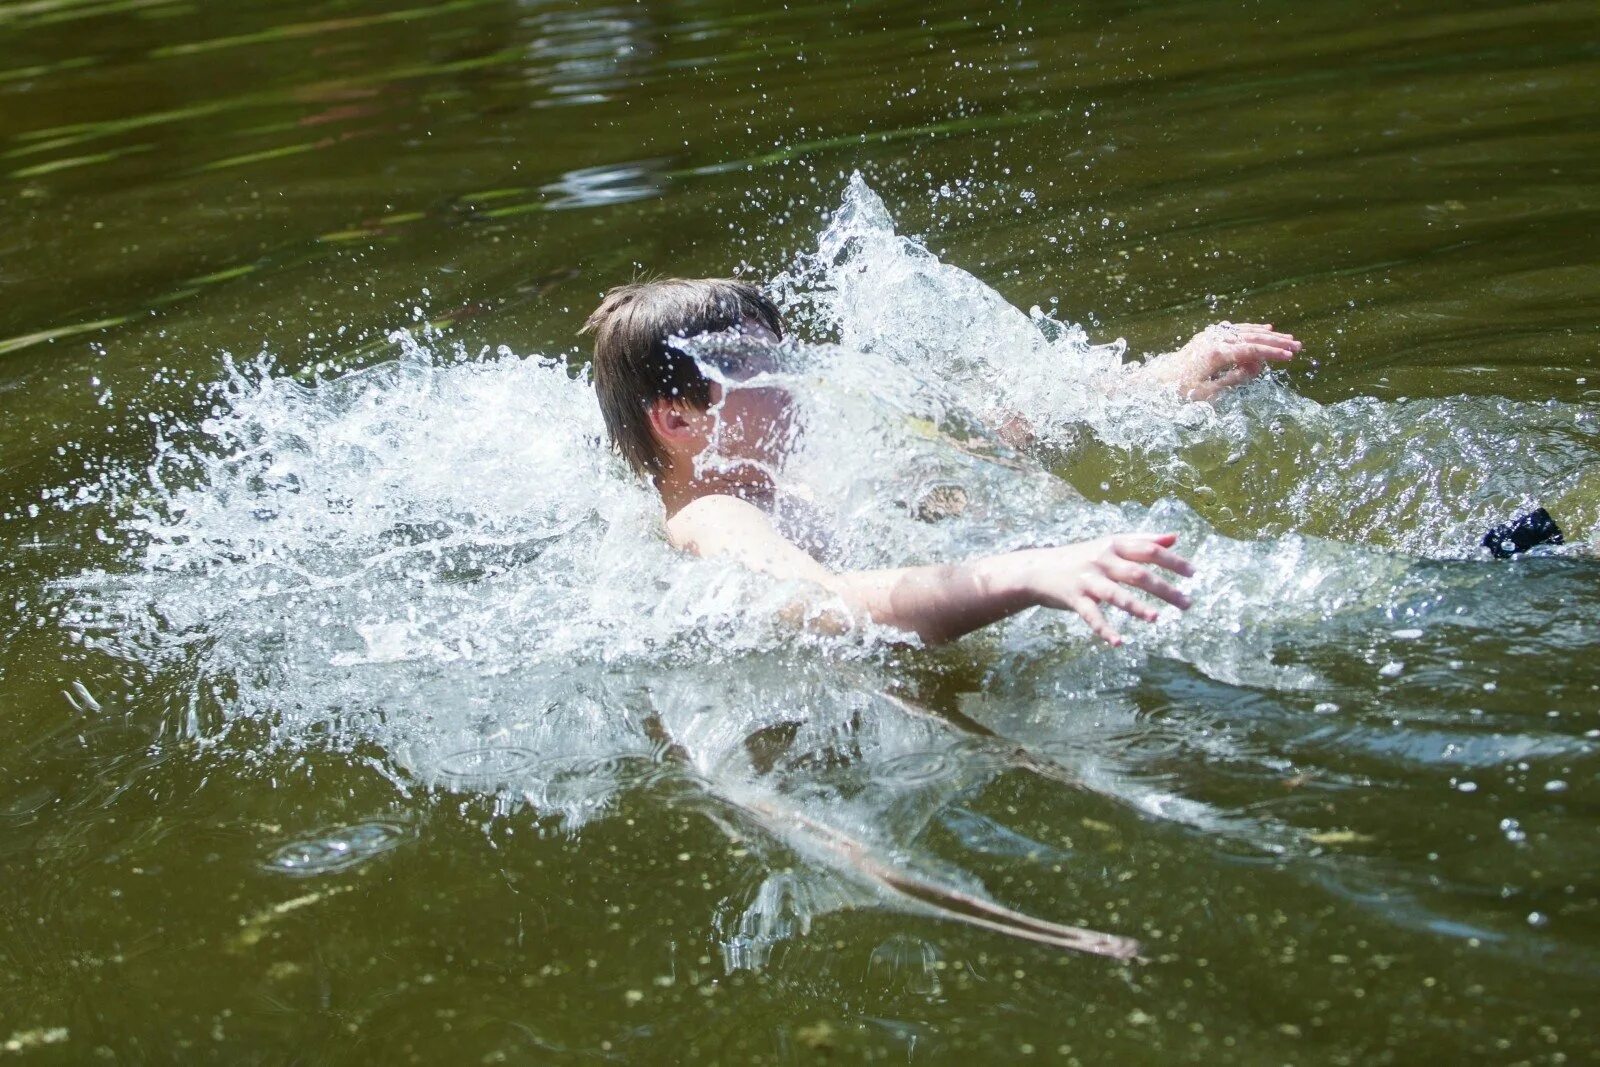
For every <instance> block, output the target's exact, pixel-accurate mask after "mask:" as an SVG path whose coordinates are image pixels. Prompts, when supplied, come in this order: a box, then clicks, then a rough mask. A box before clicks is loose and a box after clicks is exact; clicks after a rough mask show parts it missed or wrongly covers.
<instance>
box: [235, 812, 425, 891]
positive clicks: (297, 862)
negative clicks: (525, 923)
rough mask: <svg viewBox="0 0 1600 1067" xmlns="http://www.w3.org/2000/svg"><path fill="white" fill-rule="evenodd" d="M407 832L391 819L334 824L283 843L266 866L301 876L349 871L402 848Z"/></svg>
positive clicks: (307, 876) (269, 858) (267, 861)
mask: <svg viewBox="0 0 1600 1067" xmlns="http://www.w3.org/2000/svg"><path fill="white" fill-rule="evenodd" d="M407 834H408V831H407V830H406V828H405V827H404V826H401V825H400V824H398V823H390V822H363V823H355V824H353V825H350V826H337V827H332V828H330V829H327V830H323V831H321V832H319V833H317V834H315V835H313V836H311V837H304V838H298V839H296V840H294V841H291V842H289V843H288V844H286V845H283V846H281V847H280V848H278V849H276V850H275V851H274V852H273V853H272V855H271V856H270V857H268V858H267V860H266V862H265V863H263V864H262V866H263V867H265V868H266V869H267V870H269V871H272V872H273V873H275V874H289V875H294V876H295V877H298V878H310V877H313V876H316V875H321V874H333V873H335V872H338V871H347V870H349V869H350V868H352V867H355V866H357V865H359V864H362V863H365V862H366V861H367V860H370V859H372V858H373V857H375V856H379V855H382V854H383V853H385V852H388V851H390V850H392V849H394V848H396V847H398V846H399V844H400V843H401V842H402V841H403V840H404V839H405V838H406V836H407Z"/></svg>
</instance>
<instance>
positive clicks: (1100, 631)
mask: <svg viewBox="0 0 1600 1067" xmlns="http://www.w3.org/2000/svg"><path fill="white" fill-rule="evenodd" d="M1070 603H1071V606H1072V610H1073V611H1075V612H1077V613H1078V617H1079V618H1081V619H1082V620H1083V621H1084V622H1086V623H1088V624H1089V629H1091V630H1093V631H1094V632H1095V633H1096V634H1097V635H1098V636H1099V637H1100V639H1101V640H1103V641H1105V643H1106V644H1108V645H1113V646H1115V645H1120V644H1122V635H1121V634H1119V633H1117V631H1116V630H1114V629H1112V628H1111V624H1110V623H1109V622H1107V621H1106V617H1105V615H1104V614H1102V613H1101V611H1100V609H1099V608H1097V607H1095V603H1094V601H1093V600H1091V599H1090V598H1088V597H1087V596H1077V597H1074V598H1073V599H1072V600H1071V601H1070Z"/></svg>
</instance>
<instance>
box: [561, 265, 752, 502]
mask: <svg viewBox="0 0 1600 1067" xmlns="http://www.w3.org/2000/svg"><path fill="white" fill-rule="evenodd" d="M742 322H751V323H758V324H760V325H762V326H765V327H766V328H767V329H769V330H771V331H772V332H773V333H774V334H776V335H777V336H778V337H782V336H783V319H782V318H781V317H780V316H779V315H778V309H777V306H776V305H774V304H773V303H772V301H771V300H769V299H767V297H766V296H765V295H764V294H763V293H762V292H761V290H760V289H758V288H756V287H755V286H754V285H750V284H749V283H747V282H738V281H733V280H732V279H727V278H693V279H690V278H662V279H659V280H657V281H650V282H634V283H633V284H631V285H620V286H618V287H617V288H615V289H612V290H611V291H610V292H608V293H606V295H605V299H604V300H602V301H601V302H600V306H599V307H597V308H595V309H594V313H593V314H591V315H590V316H589V319H588V321H587V322H585V323H584V324H583V329H582V330H581V331H579V332H580V333H589V332H591V331H592V332H593V333H594V391H595V394H596V395H597V396H598V398H599V400H600V413H601V415H602V416H604V418H605V423H606V433H607V434H608V435H609V436H610V437H611V444H612V446H613V447H614V448H615V449H616V450H617V451H618V452H620V453H621V454H622V458H623V459H625V460H627V461H628V465H629V466H630V467H632V468H633V469H634V470H635V471H637V472H639V473H640V474H641V475H644V476H646V477H649V476H651V475H654V474H657V473H659V472H660V470H661V453H660V450H659V449H658V448H657V447H656V440H655V437H654V436H653V435H652V434H651V432H650V420H649V415H648V413H649V409H650V405H651V404H653V403H655V402H656V401H657V400H661V399H667V400H682V401H684V402H685V403H688V404H691V405H693V406H694V407H696V408H699V409H702V410H704V409H705V408H707V407H710V406H711V383H710V382H709V381H708V380H707V379H706V377H705V375H704V374H702V373H701V372H700V368H699V367H698V366H697V365H696V364H695V361H694V360H693V359H691V358H690V357H689V356H687V355H685V354H684V353H682V352H679V351H678V350H676V349H674V348H672V347H671V346H670V345H668V343H667V339H668V338H670V337H693V336H694V335H696V334H701V333H714V332H716V331H718V330H728V329H732V328H733V327H735V326H738V325H739V324H740V323H742Z"/></svg>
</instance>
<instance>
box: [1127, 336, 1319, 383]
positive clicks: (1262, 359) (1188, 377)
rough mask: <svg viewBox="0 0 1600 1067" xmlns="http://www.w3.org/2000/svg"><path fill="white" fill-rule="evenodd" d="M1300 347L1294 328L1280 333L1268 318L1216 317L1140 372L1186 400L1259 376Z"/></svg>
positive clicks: (1283, 361) (1287, 358) (1285, 360)
mask: <svg viewBox="0 0 1600 1067" xmlns="http://www.w3.org/2000/svg"><path fill="white" fill-rule="evenodd" d="M1300 348H1301V344H1300V342H1299V341H1297V340H1295V338H1294V335H1293V334H1287V333H1280V332H1278V331H1277V330H1274V329H1273V328H1272V325H1271V324H1270V323H1266V324H1263V323H1258V322H1237V323H1230V322H1219V323H1217V324H1215V325H1213V326H1208V327H1206V328H1205V329H1204V330H1201V331H1200V332H1199V333H1197V334H1195V335H1194V338H1193V339H1192V340H1190V342H1189V343H1188V344H1186V345H1184V346H1183V347H1182V348H1180V349H1178V350H1177V351H1176V352H1168V353H1167V354H1165V355H1161V356H1157V357H1155V358H1154V359H1152V360H1150V361H1149V362H1148V363H1146V364H1145V365H1144V373H1145V375H1147V376H1148V377H1149V379H1150V380H1152V381H1157V382H1160V383H1162V384H1164V385H1170V386H1173V387H1175V388H1176V389H1177V390H1178V393H1179V395H1181V396H1183V397H1184V398H1185V399H1187V400H1210V399H1212V398H1214V397H1215V396H1217V394H1219V393H1221V392H1223V391H1224V390H1227V389H1232V388H1233V387H1234V386H1236V385H1243V384H1244V383H1245V382H1248V381H1252V380H1254V379H1256V378H1258V377H1260V376H1261V374H1262V373H1263V372H1264V371H1266V369H1267V368H1268V367H1270V366H1272V365H1273V364H1275V363H1287V362H1289V361H1290V360H1291V359H1293V358H1294V355H1295V353H1296V352H1298V351H1300Z"/></svg>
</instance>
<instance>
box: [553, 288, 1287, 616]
mask: <svg viewBox="0 0 1600 1067" xmlns="http://www.w3.org/2000/svg"><path fill="white" fill-rule="evenodd" d="M584 331H585V332H592V333H593V334H594V337H595V347H594V386H595V392H596V395H597V397H598V399H599V402H600V407H601V412H602V415H603V416H604V420H605V425H606V430H607V433H608V435H609V436H610V438H611V443H612V445H613V447H615V448H616V449H617V451H618V452H620V453H621V454H622V456H623V458H624V459H626V460H627V462H628V464H629V465H630V466H631V467H632V468H633V469H634V471H636V472H637V473H638V474H640V475H641V476H642V477H645V478H648V479H649V480H650V481H651V483H652V484H653V485H654V487H655V489H656V491H657V492H658V493H659V494H660V496H661V502H662V504H663V506H664V507H665V509H666V513H667V533H668V536H669V538H670V539H671V541H672V543H673V545H674V546H676V547H678V548H680V549H682V550H684V551H687V552H691V553H693V554H696V555H700V556H727V557H729V558H730V559H733V560H735V561H736V562H739V563H741V564H743V565H744V566H746V567H748V568H750V569H751V570H755V571H760V572H764V573H767V574H770V575H772V576H774V577H777V578H780V579H786V580H799V581H804V582H808V583H811V584H812V585H815V586H817V587H820V588H821V589H823V590H825V591H827V592H829V593H831V594H833V595H834V596H836V597H837V598H838V599H839V601H841V602H842V603H843V604H844V606H845V608H846V609H847V610H848V611H849V613H850V614H851V616H852V617H853V618H856V619H870V620H871V621H872V622H873V623H875V624H877V625H879V626H884V627H887V628H890V629H894V630H899V631H903V632H905V633H908V634H915V635H916V636H917V637H918V638H920V639H921V640H922V641H923V642H924V643H927V644H937V643H941V642H944V641H950V640H954V639H955V638H958V637H960V636H962V635H963V634H966V633H970V632H971V631H973V630H976V629H979V628H981V627H983V626H987V625H989V624H991V623H994V622H998V621H999V620H1001V619H1004V618H1007V617H1009V616H1011V615H1014V614H1016V613H1018V612H1020V611H1023V610H1025V609H1027V608H1030V607H1038V606H1042V607H1050V608H1056V609H1059V610H1064V611H1072V612H1074V613H1076V614H1077V615H1078V616H1079V617H1081V618H1082V619H1083V620H1084V622H1086V623H1087V624H1088V625H1089V627H1090V629H1091V630H1093V631H1094V633H1095V634H1097V635H1098V636H1099V637H1101V638H1102V639H1103V640H1105V641H1106V642H1108V643H1109V644H1111V645H1119V644H1121V643H1122V635H1121V634H1120V633H1119V632H1118V631H1117V630H1116V628H1115V627H1113V626H1112V624H1111V623H1110V621H1109V620H1108V619H1107V618H1106V615H1105V612H1104V610H1103V609H1104V608H1106V607H1112V608H1117V609H1119V610H1120V611H1123V612H1125V613H1127V614H1129V615H1131V616H1133V617H1134V618H1138V619H1143V620H1145V621H1147V622H1150V621H1154V620H1155V619H1156V617H1157V614H1158V612H1157V610H1156V608H1155V607H1153V606H1152V605H1151V604H1149V603H1148V602H1146V601H1144V600H1142V599H1141V598H1139V597H1138V596H1136V595H1135V591H1136V590H1137V591H1139V592H1143V593H1146V594H1148V595H1150V596H1152V597H1154V598H1156V599H1157V600H1161V601H1164V602H1166V603H1168V604H1171V605H1173V606H1175V607H1177V608H1179V609H1187V608H1188V607H1189V603H1190V601H1189V598H1188V596H1187V595H1185V594H1184V593H1183V592H1182V591H1181V590H1179V589H1178V588H1177V587H1176V586H1175V585H1173V584H1172V583H1171V582H1170V581H1168V580H1167V579H1166V578H1164V577H1162V576H1161V575H1159V574H1158V573H1156V571H1157V569H1159V570H1164V571H1166V572H1168V573H1169V574H1173V575H1177V576H1180V577H1189V576H1191V575H1193V573H1194V570H1193V567H1192V566H1191V565H1190V563H1189V561H1188V560H1186V559H1185V558H1184V557H1183V556H1181V555H1179V554H1178V553H1177V552H1175V551H1173V546H1174V545H1175V544H1176V542H1177V535H1176V534H1173V533H1158V534H1150V533H1127V534H1122V535H1118V536H1112V537H1103V538H1099V539H1096V540H1092V541H1085V542H1080V543H1077V544H1068V545H1061V546H1056V547H1050V548H1032V549H1025V550H1022V551H1015V552H1005V553H1000V554H996V555H990V556H980V557H975V558H971V559H967V560H964V561H960V562H956V563H949V564H940V565H931V566H915V567H898V568H890V569H884V570H869V571H835V570H833V569H831V568H829V567H828V566H826V565H825V564H824V563H823V562H822V561H821V560H820V559H819V558H818V556H819V555H821V554H822V552H821V551H820V548H821V543H822V540H823V539H822V538H821V536H820V535H819V534H818V533H817V532H816V531H814V530H807V529H805V528H804V523H803V522H797V521H796V519H795V517H794V516H795V511H794V509H793V508H792V507H788V508H786V507H784V506H783V498H782V494H781V493H780V491H779V489H778V487H777V486H775V484H774V482H773V480H772V477H771V471H773V470H774V469H776V468H777V467H778V466H779V465H781V462H782V459H783V455H782V453H783V449H784V446H785V443H786V441H787V438H788V424H789V402H788V396H787V394H786V393H785V392H784V391H783V390H782V389H781V388H775V387H774V388H764V387H761V386H760V384H759V383H758V384H756V385H754V386H747V387H740V388H737V389H724V388H723V387H722V385H720V384H719V383H718V382H715V381H712V380H711V379H710V378H708V377H707V376H706V374H705V373H704V371H703V370H702V369H701V367H700V365H699V364H698V363H697V362H696V360H695V359H694V358H693V357H691V356H690V355H688V354H687V353H685V352H683V351H681V350H680V348H678V347H675V345H674V343H673V339H675V338H686V337H694V336H697V335H700V334H709V333H720V332H724V331H732V332H736V333H738V334H741V335H743V336H745V337H747V338H750V339H752V340H753V341H755V342H758V343H759V342H766V343H769V344H774V345H775V344H776V343H777V342H778V341H779V340H781V339H782V337H783V334H784V327H783V321H782V318H781V316H780V315H779V312H778V309H777V307H776V306H775V305H774V304H773V303H772V302H771V301H770V300H769V299H767V297H766V296H764V295H763V294H762V293H761V291H760V290H759V289H757V288H756V287H755V286H753V285H749V284H747V283H744V282H738V281H733V280H725V279H698V280H686V279H664V280H660V281H653V282H643V283H636V284H632V285H625V286H622V287H619V288H616V289H613V290H611V291H610V292H609V293H608V294H607V295H606V297H605V299H604V301H603V302H602V303H601V304H600V306H599V307H598V308H597V309H596V310H595V311H594V313H593V314H592V315H590V316H589V319H588V321H587V322H586V323H585V325H584ZM749 347H750V350H754V349H757V348H759V347H760V345H759V344H757V345H753V346H749ZM1299 348H1300V343H1299V342H1298V341H1296V340H1295V339H1294V338H1293V337H1292V336H1291V335H1289V334H1286V333H1279V332H1276V331H1274V330H1273V329H1272V328H1271V327H1270V326H1268V325H1260V324H1242V325H1237V326H1232V325H1223V326H1219V327H1213V328H1211V329H1209V330H1207V331H1205V332H1203V333H1201V334H1199V335H1197V336H1196V337H1195V338H1194V340H1192V341H1191V342H1189V344H1187V345H1185V346H1184V348H1182V349H1180V350H1178V351H1177V352H1172V353H1168V354H1167V355H1164V356H1160V357H1157V358H1155V359H1152V360H1150V361H1149V362H1147V363H1145V364H1143V365H1142V366H1140V367H1138V368H1137V369H1136V370H1134V371H1133V372H1132V373H1131V374H1130V377H1129V381H1130V382H1144V383H1146V384H1148V385H1151V386H1155V387H1162V388H1170V389H1175V390H1177V391H1178V392H1179V393H1180V394H1181V395H1183V396H1185V397H1187V398H1190V399H1195V400H1208V399H1210V398H1212V397H1214V396H1216V395H1217V394H1218V393H1220V392H1222V391H1223V390H1225V389H1228V388H1231V387H1232V386H1235V385H1239V384H1242V383H1244V382H1247V381H1250V380H1252V379H1254V378H1255V377H1257V376H1259V375H1260V374H1261V373H1262V372H1263V371H1264V370H1265V369H1266V368H1267V367H1268V366H1270V365H1272V364H1275V363H1281V362H1285V361H1287V360H1289V359H1292V358H1293V356H1294V353H1295V352H1297V351H1298V350H1299ZM760 364H761V360H760V359H759V357H752V356H750V355H749V351H748V350H747V351H746V352H745V353H744V354H743V355H735V356H733V357H731V358H730V360H729V361H728V365H727V366H726V367H725V368H719V370H725V371H726V375H727V378H728V380H730V381H739V380H741V379H745V378H749V377H751V376H753V375H755V374H758V373H760V372H761V371H762V370H765V369H768V368H766V367H764V366H761V365H760ZM1019 425H1020V426H1022V427H1023V430H1022V433H1023V435H1025V424H1021V423H1020V420H1013V422H1012V423H1011V424H1010V425H1009V426H1008V427H1007V428H1006V430H1005V431H1003V433H1004V436H1006V437H1007V438H1012V437H1015V436H1018V435H1019ZM708 456H710V457H713V458H714V460H715V462H709V463H708V462H706V461H705V460H706V458H707V457H708Z"/></svg>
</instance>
